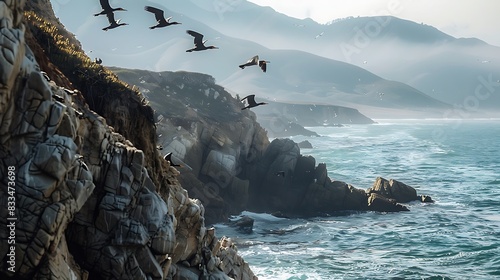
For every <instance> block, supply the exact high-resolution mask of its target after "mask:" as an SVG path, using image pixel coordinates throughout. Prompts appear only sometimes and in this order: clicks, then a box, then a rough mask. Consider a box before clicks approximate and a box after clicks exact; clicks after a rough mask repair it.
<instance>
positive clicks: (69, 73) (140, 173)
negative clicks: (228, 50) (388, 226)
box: [0, 0, 426, 279]
mask: <svg viewBox="0 0 500 280" xmlns="http://www.w3.org/2000/svg"><path fill="white" fill-rule="evenodd" d="M25 9H26V11H25V12H24V13H23V10H25ZM0 17H1V18H0V48H1V50H2V51H1V53H0V54H1V55H0V68H1V69H0V70H1V71H0V140H1V141H0V178H1V181H0V183H1V188H0V205H1V208H0V217H1V225H0V227H1V229H0V238H1V239H2V243H1V244H0V256H2V260H3V262H2V265H0V274H1V276H2V277H11V278H14V279H30V278H35V279H54V278H56V279H58V278H62V279H200V278H201V279H231V278H232V279H253V278H254V275H253V273H252V271H251V269H250V268H249V265H248V264H247V263H245V262H244V260H243V259H242V258H241V257H240V256H238V254H237V249H236V246H235V244H233V243H232V241H231V240H230V239H229V238H225V237H223V238H221V239H219V238H217V237H216V233H215V230H214V229H213V228H208V227H207V226H206V224H207V222H206V220H207V219H210V220H211V221H221V220H224V219H225V218H226V217H227V216H228V215H229V214H235V213H238V212H240V211H241V210H244V209H250V210H254V211H266V212H275V211H279V212H282V213H285V214H293V215H317V214H321V213H330V212H333V211H337V210H349V209H353V210H374V211H403V210H407V209H406V208H405V207H404V206H403V205H401V204H399V203H405V202H407V201H411V200H415V199H423V198H422V197H419V196H417V195H416V191H415V190H414V189H413V188H411V187H410V186H406V185H405V184H403V183H401V182H397V181H394V180H390V181H387V180H385V179H382V178H379V179H377V181H376V183H375V184H374V186H373V187H372V188H371V189H368V190H366V191H365V190H361V189H357V188H354V187H353V186H352V185H350V184H347V183H344V182H338V181H335V180H331V179H330V178H328V176H327V172H326V166H325V165H324V164H318V165H317V164H316V161H315V159H314V158H312V157H306V156H303V155H301V154H300V149H299V148H298V145H297V144H296V143H294V142H293V141H291V140H289V139H276V140H274V141H273V142H271V143H270V142H269V140H268V138H267V133H266V131H265V130H264V129H263V128H262V127H261V126H260V125H259V123H258V122H257V121H256V116H255V114H254V113H253V112H252V111H249V110H245V111H242V110H241V107H242V104H241V103H240V101H239V98H234V97H232V96H231V94H229V93H228V92H227V91H225V90H224V88H222V87H220V86H218V85H217V84H215V81H214V79H213V78H211V77H210V76H208V75H205V74H198V73H186V72H178V73H167V72H165V73H160V74H158V73H150V72H148V73H143V74H144V75H141V76H139V77H137V80H138V82H139V85H137V86H129V85H127V84H125V83H124V82H122V81H121V80H120V79H118V77H117V76H116V75H115V74H114V73H112V72H111V71H110V70H109V69H107V68H105V67H103V66H101V65H99V64H96V63H95V62H94V61H92V60H91V59H90V58H89V57H87V56H86V55H85V54H84V53H83V51H82V49H81V47H80V46H79V43H78V42H77V41H76V40H75V38H73V37H72V36H71V34H69V33H68V32H66V31H64V29H63V28H62V26H61V25H60V24H59V23H58V21H57V19H55V17H54V15H53V13H51V10H50V2H48V1H47V0H33V1H29V2H28V1H0ZM122 74H124V75H127V73H122ZM140 84H149V85H151V86H152V87H156V88H157V89H158V91H156V93H157V94H156V93H155V94H153V93H152V92H151V91H150V92H148V91H146V90H145V89H146V88H145V87H142V86H141V85H140ZM165 101H166V102H165ZM155 110H156V112H155ZM168 152H171V153H172V155H173V157H172V161H171V162H168V161H166V160H165V159H163V155H165V154H166V153H168ZM174 164H175V165H177V164H179V165H181V166H178V167H174V166H173V165H174ZM423 200H426V199H423Z"/></svg>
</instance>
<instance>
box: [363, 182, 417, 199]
mask: <svg viewBox="0 0 500 280" xmlns="http://www.w3.org/2000/svg"><path fill="white" fill-rule="evenodd" d="M366 193H367V194H372V193H376V194H380V195H382V196H385V197H387V198H389V199H394V200H395V201H396V202H399V203H407V202H410V201H415V200H418V197H417V191H416V190H415V189H414V188H412V187H410V186H408V185H406V184H404V183H401V182H399V181H396V180H394V179H390V180H386V179H384V178H382V177H378V178H377V179H376V180H375V183H374V184H373V186H372V187H371V188H369V189H367V190H366Z"/></svg>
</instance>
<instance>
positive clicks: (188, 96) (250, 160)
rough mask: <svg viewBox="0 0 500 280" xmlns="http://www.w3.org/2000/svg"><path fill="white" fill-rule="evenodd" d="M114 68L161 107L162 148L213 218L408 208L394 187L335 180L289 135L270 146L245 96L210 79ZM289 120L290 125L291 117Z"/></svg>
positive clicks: (329, 112)
mask: <svg viewBox="0 0 500 280" xmlns="http://www.w3.org/2000/svg"><path fill="white" fill-rule="evenodd" d="M111 70H112V71H113V72H115V73H116V74H117V75H118V77H120V79H121V80H123V81H126V82H127V83H129V84H133V85H134V86H135V87H137V88H138V89H139V90H140V91H141V93H142V94H143V95H144V96H146V98H147V99H148V100H149V101H150V102H151V106H152V107H153V108H154V109H155V111H156V117H155V118H156V119H157V123H156V125H157V133H158V142H159V147H158V148H159V149H161V152H162V153H163V154H167V153H172V154H173V156H174V157H173V158H174V159H175V160H176V161H177V163H182V164H184V165H185V166H184V167H180V168H179V170H180V172H181V175H180V178H181V182H183V186H184V187H185V188H186V189H188V191H189V193H190V195H192V196H193V197H195V198H198V199H200V200H201V201H202V203H203V205H204V206H205V210H206V215H205V217H206V219H207V221H209V222H220V221H227V218H228V216H229V215H231V214H238V213H239V212H241V211H242V210H254V211H260V212H271V213H272V212H281V213H282V214H285V215H298V216H314V215H322V214H331V213H333V212H335V211H339V210H360V211H367V210H373V211H406V210H408V209H407V208H406V207H405V206H403V205H401V204H399V203H406V202H408V201H407V200H401V199H394V197H392V196H391V195H390V192H384V193H383V195H379V194H378V193H375V192H372V191H370V190H366V191H365V190H362V189H358V188H355V187H354V186H352V185H351V184H348V183H345V182H339V181H335V180H332V179H330V178H329V177H328V176H327V168H326V165H325V164H321V163H320V164H317V163H316V160H315V159H314V158H313V157H311V156H307V157H306V156H303V155H301V153H300V149H299V146H298V144H296V143H294V142H293V141H292V140H290V139H275V140H274V141H273V142H272V143H269V141H268V138H267V135H266V132H267V131H265V130H264V129H263V128H262V127H261V126H260V124H259V123H260V122H261V117H257V116H256V114H254V113H253V111H250V110H244V111H241V108H242V107H243V106H244V105H243V104H242V103H241V102H240V101H239V99H240V98H239V97H238V96H236V98H234V97H233V96H232V95H231V94H230V93H228V92H227V91H226V90H225V89H224V88H223V87H221V86H219V85H217V84H216V83H215V80H214V78H212V77H211V76H208V75H206V74H199V73H190V72H182V71H181V72H168V71H165V72H160V73H157V72H151V71H146V70H136V69H134V70H132V69H120V68H111ZM174 104H175V105H174ZM266 106H274V107H273V108H275V107H276V106H278V105H277V104H271V105H266ZM266 106H261V107H266ZM279 106H281V107H278V108H281V109H283V108H288V109H286V110H285V111H288V110H291V111H297V112H299V113H301V114H298V115H302V117H301V120H302V121H308V120H309V121H311V118H309V119H308V118H307V117H305V116H306V115H307V113H308V112H309V113H310V112H311V110H312V112H313V113H311V114H310V116H313V118H317V119H328V120H330V121H332V120H334V119H337V120H339V121H343V122H348V121H349V118H353V123H371V122H372V121H371V120H370V119H368V118H366V117H364V116H363V115H361V114H359V112H357V111H356V110H353V109H349V108H343V107H331V106H320V105H317V106H316V107H315V108H314V109H313V107H314V106H313V105H311V106H305V105H300V106H299V105H287V106H285V105H283V104H281V105H279ZM306 111H307V112H306ZM297 112H296V113H297ZM288 117H291V116H288ZM279 118H281V117H279ZM257 121H258V122H257ZM285 122H286V123H287V125H289V124H288V120H286V121H285ZM279 128H283V127H279ZM276 131H278V130H276ZM276 131H275V132H276ZM379 180H385V179H381V178H380V179H377V182H378V181H379ZM376 184H377V183H375V184H374V185H376ZM401 184H402V183H401ZM403 185H404V184H403ZM404 186H405V188H408V189H411V190H413V191H414V192H415V190H414V189H413V188H412V187H410V186H406V185H404ZM390 188H392V185H391V186H389V187H388V189H390ZM415 193H416V192H415ZM417 199H420V197H417V196H416V195H415V196H414V197H412V199H411V200H417Z"/></svg>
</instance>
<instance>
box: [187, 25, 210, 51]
mask: <svg viewBox="0 0 500 280" xmlns="http://www.w3.org/2000/svg"><path fill="white" fill-rule="evenodd" d="M186 33H187V34H189V35H191V36H193V37H194V48H192V49H189V50H186V52H192V51H204V50H208V49H218V47H215V46H205V43H206V42H207V41H206V40H205V41H203V34H200V33H198V32H195V31H192V30H188V31H186Z"/></svg>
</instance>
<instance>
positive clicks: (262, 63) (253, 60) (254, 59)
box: [239, 55, 270, 72]
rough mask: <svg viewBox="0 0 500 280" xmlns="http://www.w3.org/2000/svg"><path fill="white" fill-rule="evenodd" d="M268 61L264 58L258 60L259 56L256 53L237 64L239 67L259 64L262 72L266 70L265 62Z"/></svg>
mask: <svg viewBox="0 0 500 280" xmlns="http://www.w3.org/2000/svg"><path fill="white" fill-rule="evenodd" d="M269 62H270V61H265V60H259V56H258V55H256V56H254V57H252V58H250V59H249V60H248V61H247V62H245V63H243V64H241V65H239V67H240V68H241V69H245V67H247V66H253V65H259V67H260V69H262V71H263V72H266V69H267V63H269Z"/></svg>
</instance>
